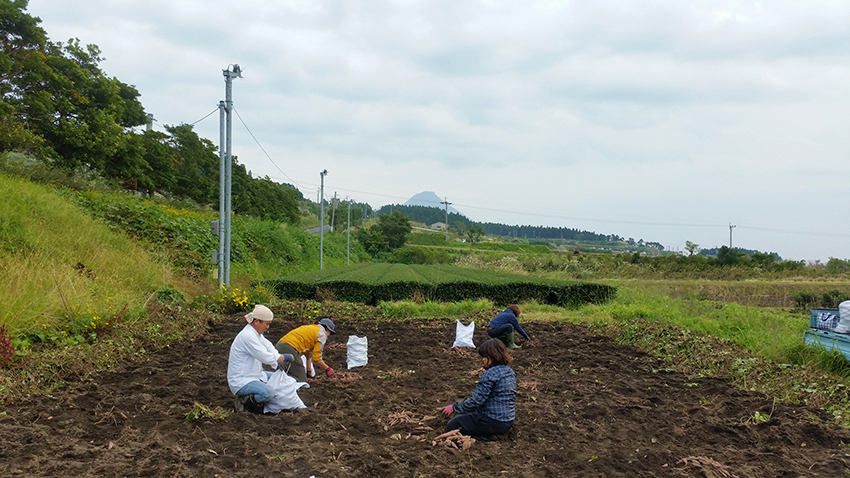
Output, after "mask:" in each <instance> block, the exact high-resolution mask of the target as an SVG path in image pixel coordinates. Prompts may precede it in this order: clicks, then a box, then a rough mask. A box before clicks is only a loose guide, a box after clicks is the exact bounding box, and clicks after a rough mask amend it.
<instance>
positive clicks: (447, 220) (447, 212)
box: [440, 197, 451, 242]
mask: <svg viewBox="0 0 850 478" xmlns="http://www.w3.org/2000/svg"><path fill="white" fill-rule="evenodd" d="M443 199H445V201H441V202H440V204H445V205H446V242H449V204H451V203H450V202H449V198H447V197H444V198H443Z"/></svg>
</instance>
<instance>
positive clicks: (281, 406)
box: [263, 370, 307, 413]
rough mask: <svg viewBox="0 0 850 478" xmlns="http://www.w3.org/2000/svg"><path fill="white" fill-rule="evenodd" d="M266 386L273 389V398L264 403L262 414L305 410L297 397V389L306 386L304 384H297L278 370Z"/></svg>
mask: <svg viewBox="0 0 850 478" xmlns="http://www.w3.org/2000/svg"><path fill="white" fill-rule="evenodd" d="M268 384H269V386H270V387H272V388H273V389H274V397H272V399H271V400H269V401H268V402H266V406H265V408H264V409H263V411H264V412H266V413H279V412H281V411H283V410H295V409H296V408H307V405H304V402H303V401H302V400H301V397H299V396H298V389H299V388H301V387H303V386H305V385H307V383H306V382H298V381H296V380H295V379H294V378H292V377H290V376H289V375H287V374H286V373H285V372H284V371H283V370H278V371H276V372H275V373H273V374H272V376H271V377H270V378H269V382H268Z"/></svg>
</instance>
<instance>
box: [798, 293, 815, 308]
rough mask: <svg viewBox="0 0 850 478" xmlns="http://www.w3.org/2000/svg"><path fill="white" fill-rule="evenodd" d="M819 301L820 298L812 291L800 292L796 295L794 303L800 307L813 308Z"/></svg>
mask: <svg viewBox="0 0 850 478" xmlns="http://www.w3.org/2000/svg"><path fill="white" fill-rule="evenodd" d="M817 303H818V298H817V296H815V295H814V294H812V293H811V292H798V293H797V294H796V295H794V305H795V306H796V307H797V308H798V309H811V308H812V307H814V306H815V305H817Z"/></svg>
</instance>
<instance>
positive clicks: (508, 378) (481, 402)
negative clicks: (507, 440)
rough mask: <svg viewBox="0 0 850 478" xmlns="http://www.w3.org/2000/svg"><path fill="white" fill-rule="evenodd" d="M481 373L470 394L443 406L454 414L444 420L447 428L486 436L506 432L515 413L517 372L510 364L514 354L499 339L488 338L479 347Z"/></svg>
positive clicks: (473, 435)
mask: <svg viewBox="0 0 850 478" xmlns="http://www.w3.org/2000/svg"><path fill="white" fill-rule="evenodd" d="M478 355H480V356H481V363H482V365H483V366H484V373H482V374H481V376H480V377H479V378H478V384H477V385H476V386H475V391H474V392H473V393H472V396H471V397H469V398H467V399H466V400H464V401H462V402H455V403H453V404H451V405H446V406H445V407H443V414H444V415H446V416H449V415H451V414H452V413H456V414H457V415H456V416H455V417H454V418H452V419H451V420H449V422H448V423H447V424H446V430H448V431H452V430H460V432H461V433H462V434H464V435H467V436H471V437H473V438H477V439H488V438H492V437H493V436H494V435H501V434H503V433H507V432H508V430H510V429H511V427H512V426H513V424H514V419H515V417H516V374H515V373H514V371H513V369H512V368H511V367H509V365H510V363H511V361H512V360H513V358H511V356H510V354H509V353H508V349H507V348H506V347H505V344H504V343H503V342H502V341H501V340H499V339H490V340H488V341H486V342H484V343H483V344H481V345H480V346H479V347H478Z"/></svg>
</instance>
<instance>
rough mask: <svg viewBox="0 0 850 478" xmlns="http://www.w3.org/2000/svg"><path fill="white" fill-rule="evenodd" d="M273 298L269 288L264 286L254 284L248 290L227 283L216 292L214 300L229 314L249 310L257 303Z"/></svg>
mask: <svg viewBox="0 0 850 478" xmlns="http://www.w3.org/2000/svg"><path fill="white" fill-rule="evenodd" d="M271 298H272V295H271V294H270V293H269V291H268V289H266V288H265V287H263V286H253V287H250V288H248V289H247V290H244V289H240V288H238V287H231V288H228V287H227V286H225V285H222V286H221V289H220V290H219V291H218V292H216V294H215V297H214V298H213V300H214V302H215V303H216V304H217V305H218V306H219V307H221V311H222V312H224V313H227V314H232V313H235V312H248V311H250V310H252V309H253V308H254V306H255V305H256V304H267V303H268V302H269V300H270V299H271Z"/></svg>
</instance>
